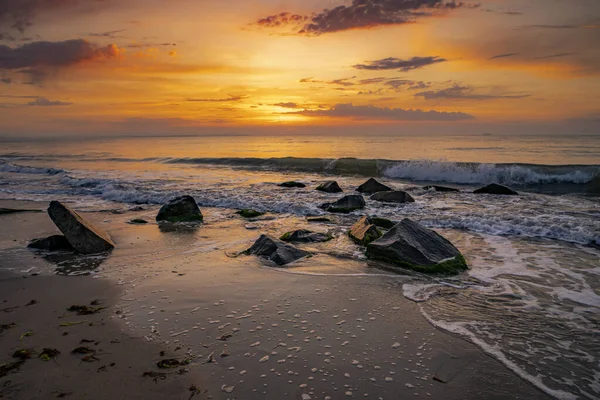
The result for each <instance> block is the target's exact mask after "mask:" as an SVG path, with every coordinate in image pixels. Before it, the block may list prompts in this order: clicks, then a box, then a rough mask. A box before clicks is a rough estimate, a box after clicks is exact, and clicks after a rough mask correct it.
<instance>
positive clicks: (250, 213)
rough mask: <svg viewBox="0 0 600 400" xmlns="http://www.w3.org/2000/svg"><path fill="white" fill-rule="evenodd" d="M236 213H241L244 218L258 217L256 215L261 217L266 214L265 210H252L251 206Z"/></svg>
mask: <svg viewBox="0 0 600 400" xmlns="http://www.w3.org/2000/svg"><path fill="white" fill-rule="evenodd" d="M236 214H237V215H241V216H242V217H244V218H256V217H260V216H261V215H265V213H263V212H258V211H256V210H251V209H249V208H244V209H243V210H240V211H238V212H236Z"/></svg>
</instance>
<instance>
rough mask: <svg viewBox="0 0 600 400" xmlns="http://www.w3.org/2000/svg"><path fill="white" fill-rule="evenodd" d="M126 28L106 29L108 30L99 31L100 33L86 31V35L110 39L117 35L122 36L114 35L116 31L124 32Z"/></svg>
mask: <svg viewBox="0 0 600 400" xmlns="http://www.w3.org/2000/svg"><path fill="white" fill-rule="evenodd" d="M126 30H127V29H119V30H116V31H108V32H100V33H88V34H87V35H86V36H91V37H107V38H111V39H115V38H118V37H122V36H116V35H117V33H123V32H125V31H126Z"/></svg>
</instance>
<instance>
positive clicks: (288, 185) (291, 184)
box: [277, 181, 306, 188]
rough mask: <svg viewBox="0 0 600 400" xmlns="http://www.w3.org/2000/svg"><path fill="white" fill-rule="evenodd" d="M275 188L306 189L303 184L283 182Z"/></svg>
mask: <svg viewBox="0 0 600 400" xmlns="http://www.w3.org/2000/svg"><path fill="white" fill-rule="evenodd" d="M277 186H279V187H283V188H305V187H306V185H305V184H304V183H302V182H296V181H290V182H283V183H280V184H279V185H277Z"/></svg>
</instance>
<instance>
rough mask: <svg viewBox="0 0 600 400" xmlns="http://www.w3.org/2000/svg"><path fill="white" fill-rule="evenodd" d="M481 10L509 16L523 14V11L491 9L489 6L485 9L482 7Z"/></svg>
mask: <svg viewBox="0 0 600 400" xmlns="http://www.w3.org/2000/svg"><path fill="white" fill-rule="evenodd" d="M481 11H484V12H488V13H494V14H503V15H511V16H516V15H523V13H522V12H521V11H513V10H491V9H489V8H486V9H482V10H481Z"/></svg>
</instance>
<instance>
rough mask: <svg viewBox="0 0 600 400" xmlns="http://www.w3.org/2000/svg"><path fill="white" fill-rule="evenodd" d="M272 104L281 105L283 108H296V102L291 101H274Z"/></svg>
mask: <svg viewBox="0 0 600 400" xmlns="http://www.w3.org/2000/svg"><path fill="white" fill-rule="evenodd" d="M273 105H274V106H277V107H283V108H298V107H299V106H298V103H293V102H288V103H275V104H273Z"/></svg>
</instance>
